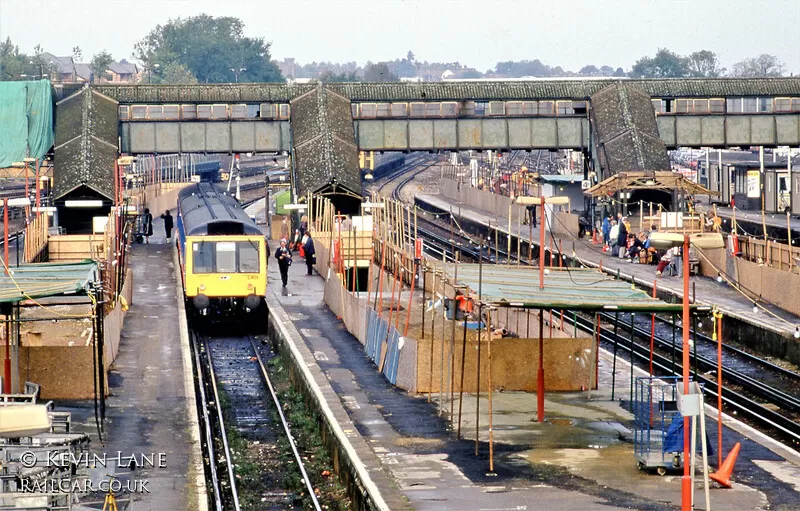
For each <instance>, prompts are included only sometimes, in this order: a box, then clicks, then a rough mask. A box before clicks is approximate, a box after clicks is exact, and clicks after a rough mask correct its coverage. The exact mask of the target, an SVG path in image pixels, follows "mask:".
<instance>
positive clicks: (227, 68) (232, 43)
mask: <svg viewBox="0 0 800 511" xmlns="http://www.w3.org/2000/svg"><path fill="white" fill-rule="evenodd" d="M243 29H244V23H243V22H242V21H241V20H240V19H238V18H232V17H219V18H214V17H212V16H209V15H207V14H200V15H198V16H193V17H191V18H185V19H182V18H178V19H176V20H170V21H169V23H167V24H166V25H163V26H162V25H158V26H156V28H154V29H153V30H151V31H150V33H149V34H148V35H147V36H146V37H145V38H144V39H142V40H140V41H139V42H137V43H136V45H135V46H134V54H133V57H134V58H136V59H138V60H140V61H141V62H142V64H143V65H144V67H145V69H152V68H153V66H155V64H158V65H159V66H160V67H161V68H162V69H168V68H169V67H170V66H173V65H183V66H184V67H185V68H186V69H187V70H188V71H189V72H190V73H191V74H192V76H194V77H196V79H197V80H198V81H200V82H205V83H210V82H214V83H220V82H232V81H234V79H235V73H234V72H233V71H231V69H237V70H238V69H242V68H244V69H246V71H242V72H241V73H240V74H239V81H240V82H248V81H249V82H283V81H285V80H284V78H283V75H282V74H281V71H280V69H278V66H277V65H275V63H274V62H272V57H271V56H270V43H267V42H265V41H264V39H263V38H261V37H256V38H252V37H244V35H243ZM175 69H178V68H175Z"/></svg>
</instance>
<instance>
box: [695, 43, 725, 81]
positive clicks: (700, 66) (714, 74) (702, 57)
mask: <svg viewBox="0 0 800 511" xmlns="http://www.w3.org/2000/svg"><path fill="white" fill-rule="evenodd" d="M686 66H687V68H688V69H689V74H690V75H692V76H697V77H703V78H718V77H720V76H722V75H723V74H724V73H725V68H723V67H720V65H719V59H718V58H717V54H716V53H714V52H713V51H709V50H700V51H696V52H694V53H692V54H691V55H689V56H688V57H687V61H686Z"/></svg>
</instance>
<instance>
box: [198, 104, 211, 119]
mask: <svg viewBox="0 0 800 511" xmlns="http://www.w3.org/2000/svg"><path fill="white" fill-rule="evenodd" d="M197 118H198V119H211V105H197Z"/></svg>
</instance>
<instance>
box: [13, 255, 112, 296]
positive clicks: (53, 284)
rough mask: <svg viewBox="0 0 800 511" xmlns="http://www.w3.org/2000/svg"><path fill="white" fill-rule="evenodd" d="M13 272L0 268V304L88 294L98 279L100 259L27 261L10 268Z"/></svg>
mask: <svg viewBox="0 0 800 511" xmlns="http://www.w3.org/2000/svg"><path fill="white" fill-rule="evenodd" d="M9 270H10V271H11V274H10V275H6V274H5V271H3V270H0V304H1V303H13V302H21V301H24V300H27V299H28V298H46V297H49V296H58V295H81V294H85V293H86V291H87V290H88V286H89V285H90V284H91V283H92V282H94V281H96V280H97V278H98V274H97V263H95V262H94V261H90V260H85V261H80V262H76V263H38V264H24V265H22V266H19V267H15V266H12V267H11V268H9Z"/></svg>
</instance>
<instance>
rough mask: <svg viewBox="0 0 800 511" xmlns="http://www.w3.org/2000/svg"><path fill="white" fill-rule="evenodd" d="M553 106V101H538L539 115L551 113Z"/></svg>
mask: <svg viewBox="0 0 800 511" xmlns="http://www.w3.org/2000/svg"><path fill="white" fill-rule="evenodd" d="M554 108H555V102H554V101H539V112H538V114H539V115H553V113H554Z"/></svg>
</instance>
